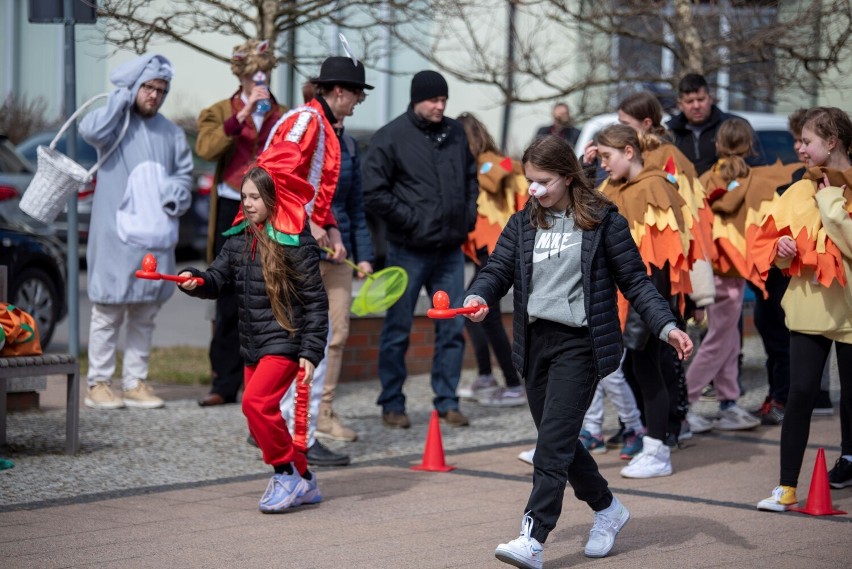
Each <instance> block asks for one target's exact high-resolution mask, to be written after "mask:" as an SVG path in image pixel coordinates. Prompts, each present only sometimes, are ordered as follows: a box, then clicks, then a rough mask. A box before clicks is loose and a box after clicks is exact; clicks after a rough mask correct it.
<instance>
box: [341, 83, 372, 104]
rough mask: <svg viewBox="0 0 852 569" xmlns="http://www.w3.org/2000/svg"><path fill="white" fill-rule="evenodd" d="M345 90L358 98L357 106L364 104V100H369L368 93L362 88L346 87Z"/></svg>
mask: <svg viewBox="0 0 852 569" xmlns="http://www.w3.org/2000/svg"><path fill="white" fill-rule="evenodd" d="M344 89H345V90H346V91H349V92H350V93H352V94H353V95H355V96H356V97H358V103H357V104H359V105H360V104H361V103H363V102H364V99H366V98H367V93H366V92H364V89H362V88H361V87H344Z"/></svg>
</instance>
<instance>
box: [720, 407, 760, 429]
mask: <svg viewBox="0 0 852 569" xmlns="http://www.w3.org/2000/svg"><path fill="white" fill-rule="evenodd" d="M759 425H760V419H758V418H757V417H755V416H754V415H752V414H751V413H749V412H748V411H746V410H745V409H743V408H742V407H740V406H739V405H734V406H733V407H728V408H727V409H724V410H721V409H720V410H719V418H718V419H716V420H715V421H713V427H715V428H717V429H719V430H720V431H747V430H749V429H754V428H755V427H757V426H759Z"/></svg>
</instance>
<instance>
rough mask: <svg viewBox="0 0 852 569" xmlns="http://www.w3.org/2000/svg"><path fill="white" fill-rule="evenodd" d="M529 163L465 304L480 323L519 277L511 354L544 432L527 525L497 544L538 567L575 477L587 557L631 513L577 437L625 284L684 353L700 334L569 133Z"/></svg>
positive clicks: (617, 347)
mask: <svg viewBox="0 0 852 569" xmlns="http://www.w3.org/2000/svg"><path fill="white" fill-rule="evenodd" d="M523 165H524V172H525V175H526V177H527V180H528V181H529V182H530V194H531V198H530V200H529V201H528V202H527V205H526V207H525V208H524V209H523V210H522V211H520V212H518V213H516V214H514V215H513V216H512V217H511V218H510V219H509V222H508V223H507V225H506V227H505V228H504V230H503V232H502V233H501V235H500V238H499V240H498V241H497V246H496V247H495V249H494V252H493V253H492V255H491V257H490V259H489V261H488V264H487V265H486V266H485V268H483V269H482V270H481V271H480V273H479V274H478V275H477V277H476V279H475V280H474V282H473V283H472V284H471V286H470V289H469V291H468V292H469V294H468V296H467V297H466V298H465V302H464V306H474V305H482V309H481V310H479V311H477V312H476V313H474V314H470V315H467V317H468V318H469V319H470V320H472V321H473V322H481V321H482V320H483V319H484V318H485V316H486V315H487V314H488V308H487V306H488V305H492V306H497V305H498V303H499V300H500V298H502V297H503V296H504V295H505V294H506V293H507V292H508V291H509V289H510V288H512V287H514V307H515V310H514V322H513V326H512V328H513V336H514V345H513V353H512V358H513V363H514V364H515V367H516V369H517V371H518V372H519V373H520V375H521V376H522V377H523V378H524V381H525V386H526V391H527V399H528V402H529V406H530V412H531V413H532V416H533V420H534V422H535V424H536V427H537V429H538V440H537V442H536V452H535V456H534V458H533V466H534V468H535V473H534V476H533V489H532V492H531V494H530V498H529V501H528V503H527V506H526V509H525V514H524V516H523V521H522V524H521V535H520V536H519V537H518V538H517V539H514V540H511V541H510V542H508V543H501V544H500V545H499V546H498V547H497V550H496V552H495V555H496V556H497V558H498V559H500V560H501V561H504V562H506V563H509V564H512V565H515V566H517V567H534V568H535V567H537V568H540V567H542V543H544V542H545V541H546V539H547V536H548V535H549V533H550V532H551V531H552V530H553V529H554V527H555V526H556V522H557V520H558V519H559V515H560V513H561V510H562V498H563V494H564V492H565V485H566V483H567V482H570V483H571V487H572V488H573V489H574V494H575V495H576V496H577V498H579V499H580V500H582V501H584V502H586V503H587V504H589V507H591V508H592V510H593V511H594V512H595V521H594V525H593V527H592V529H591V531H590V534H589V540H588V542H587V544H586V548H585V553H586V555H587V556H589V557H604V556H606V555H607V554H608V553H609V551H610V550H611V549H612V546H613V544H614V542H615V537H616V535H617V534H618V532H619V531H620V530H621V528H622V527H623V526H624V524H625V523H627V520H628V519H629V517H630V514H629V513H628V511H627V509H626V508H625V507H624V506H623V505H622V504H621V502H619V500H618V499H617V498H615V497H614V496H613V495H612V492H610V490H609V488H608V485H607V482H606V480H605V479H604V478H603V477H602V476H601V475H600V472H599V471H598V467H597V464H596V463H595V461H594V459H593V458H592V456H591V455H590V454H589V452H588V451H587V450H586V448H585V447H584V446H583V444H582V442H580V440H579V433H580V428H581V426H582V422H583V417H584V415H585V412H586V409H587V408H588V406H589V403H590V402H591V399H592V395H593V394H594V390H595V386H596V385H597V382H598V381H599V380H600V379H601V378H602V377H604V376H606V375H608V374H610V373H612V372H613V371H614V370H615V369H616V368H617V367H618V365H619V362H620V360H621V354H622V345H621V327H620V325H619V322H618V313H617V307H616V295H617V290H618V289H620V290H622V291H623V293H624V295H625V296H626V297H627V299H628V300H629V301H630V302H631V304H632V305H633V306H634V307H635V308H636V310H637V311H638V313H639V314H640V315H641V317H642V319H643V320H644V321H645V322H646V323H647V325H648V327H649V328H650V329H651V330H652V331H653V333H654V334H655V336H656V337H659V338H660V339H661V340H662V341H667V342H668V343H670V344H671V345H672V346H673V347H674V348H675V349H676V350H677V351H678V353H679V354H680V356H681V357H689V355H690V354H691V353H692V342H691V341H690V340H689V336H687V335H686V334H685V333H684V332H681V331H680V330H678V329H677V327H676V326H675V322H676V319H675V316H674V315H673V314H672V312H671V310H670V309H669V306H668V304H667V302H666V300H665V299H664V298H663V297H662V296H661V295H660V294H659V293H658V292H657V290H656V288H655V287H654V285H653V284H652V283H651V281H650V280H649V279H648V276H647V274H646V273H645V265H644V263H643V262H642V258H641V257H640V255H639V251H638V250H637V248H636V245H635V244H634V242H633V239H631V237H630V231H629V228H628V226H627V223H626V221H625V219H624V217H622V216H621V215H619V213H618V211H617V209H616V207H615V206H614V205H613V204H612V203H611V202H610V201H609V200H608V199H606V198H605V197H604V196H603V195H602V194H600V193H599V192H597V191H595V189H594V187H593V184H592V182H591V181H589V180H588V179H587V178H586V177H585V176H584V174H583V172H582V169H581V167H580V164H579V162H578V161H577V158H576V157H575V154H574V151H573V149H572V148H571V146H570V144H568V143H567V142H565V141H564V140H563V139H561V138H559V137H556V136H547V137H542V138H539V139H537V140H536V141H535V142H533V143H532V145H530V147H529V148H527V150H526V152H525V153H524V156H523ZM616 287H617V288H616Z"/></svg>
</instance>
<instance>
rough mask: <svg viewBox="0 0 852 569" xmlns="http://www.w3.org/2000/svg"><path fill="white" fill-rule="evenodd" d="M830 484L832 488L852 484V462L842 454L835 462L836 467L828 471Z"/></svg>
mask: <svg viewBox="0 0 852 569" xmlns="http://www.w3.org/2000/svg"><path fill="white" fill-rule="evenodd" d="M828 484H829V486H831V487H832V488H846V487H847V486H852V462H850V461H848V460H846V459H845V458H843V457H842V456H841V457H840V458H838V459H837V462H835V463H834V468H832V469H831V470H829V471H828Z"/></svg>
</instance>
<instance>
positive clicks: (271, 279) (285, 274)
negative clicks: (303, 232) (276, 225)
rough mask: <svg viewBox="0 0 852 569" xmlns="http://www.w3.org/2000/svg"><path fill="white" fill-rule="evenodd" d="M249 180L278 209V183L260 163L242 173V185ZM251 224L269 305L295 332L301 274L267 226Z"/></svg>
mask: <svg viewBox="0 0 852 569" xmlns="http://www.w3.org/2000/svg"><path fill="white" fill-rule="evenodd" d="M246 180H251V181H252V182H254V185H255V186H256V187H257V189H258V192H260V197H261V199H262V200H263V205H265V206H266V210H267V211H268V212H269V214H270V215H272V212H273V211H274V210H275V182H274V181H273V180H272V176H270V175H269V172H267V171H266V170H264V169H263V168H261V167H260V166H254V167H253V168H251V169H250V170H249V171H248V172H246V175H245V176H243V184H244V183H245V181H246ZM241 186H242V184H241ZM243 214H245V212H243ZM248 227H249V228H250V231H251V233H252V235H253V236H254V237H255V239H257V243H258V246H259V247H260V265H261V267H262V268H263V281H264V284H265V286H266V295H267V296H268V297H269V304H270V305H271V306H272V313H273V314H274V315H275V320H277V321H278V323H279V324H280V325H281V327H282V328H284V329H285V330H287V331H288V332H290V333H291V334H292V333H293V332H295V331H296V329H295V328H294V327H293V319H292V306H293V302H294V301H297V300H298V298H299V296H298V289H297V288H296V279H298V278H299V276H298V274H297V273H296V271H295V269H294V268H293V266H292V265H291V263H290V259H289V258H288V248H287V247H283V246H281V245H279V244H278V243H276V242H275V241H273V240H272V238H271V237H269V235H268V234H267V232H266V228H265V226H264V227H257V226H256V225H255V224H253V223H249V224H248Z"/></svg>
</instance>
